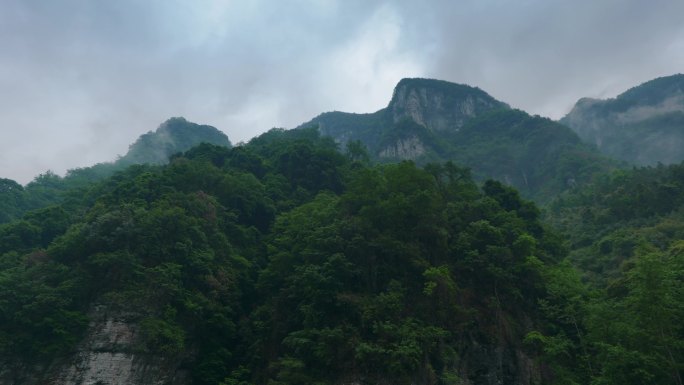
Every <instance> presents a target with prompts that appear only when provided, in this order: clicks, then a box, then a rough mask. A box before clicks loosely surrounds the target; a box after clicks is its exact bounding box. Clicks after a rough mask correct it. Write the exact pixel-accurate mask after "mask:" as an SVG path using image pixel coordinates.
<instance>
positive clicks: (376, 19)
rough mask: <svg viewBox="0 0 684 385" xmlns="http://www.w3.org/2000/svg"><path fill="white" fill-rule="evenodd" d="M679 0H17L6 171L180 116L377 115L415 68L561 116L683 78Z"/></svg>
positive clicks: (10, 28) (1, 83) (0, 23)
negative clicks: (582, 100) (586, 100)
mask: <svg viewBox="0 0 684 385" xmlns="http://www.w3.org/2000/svg"><path fill="white" fill-rule="evenodd" d="M681 15H684V3H683V2H681V1H680V0H654V1H650V2H643V1H638V0H619V1H618V0H602V1H594V0H577V1H573V2H567V1H560V0H559V1H553V0H525V1H515V2H513V1H505V0H477V1H476V0H463V1H448V0H434V1H431V2H415V1H408V0H407V1H398V2H389V1H387V2H383V1H363V0H353V1H349V0H348V1H325V0H310V1H305V0H290V1H277V2H274V1H265V0H255V1H250V2H233V1H224V0H174V1H169V0H166V1H163V0H156V1H144V2H143V1H137V0H117V1H109V2H107V1H91V0H64V1H60V2H54V1H50V0H4V1H3V2H2V3H0V47H2V51H0V146H1V147H0V177H9V178H13V179H16V180H19V181H21V182H27V181H28V180H30V179H31V178H32V177H33V176H35V175H36V174H38V173H40V172H43V171H45V170H47V169H52V170H54V171H56V172H59V173H61V172H64V171H65V170H66V169H68V168H73V167H78V166H87V165H90V164H93V163H95V162H99V161H106V160H112V159H114V158H115V156H116V154H123V153H125V151H126V150H127V145H128V144H130V143H131V142H133V141H134V140H135V138H137V136H138V135H140V134H142V133H144V132H146V131H148V130H152V129H154V128H156V126H157V125H158V124H159V123H161V122H162V121H163V120H165V119H167V118H168V117H171V116H185V117H186V118H187V119H189V120H192V121H196V122H199V123H204V124H212V125H214V126H216V127H218V128H220V129H221V130H223V131H224V132H226V133H227V134H228V136H229V137H230V138H231V140H232V141H233V142H237V141H241V140H248V139H249V138H251V137H252V136H254V135H257V134H258V133H260V132H263V131H265V130H267V129H269V128H271V127H274V126H279V127H293V126H295V125H297V124H299V123H301V122H303V121H305V120H308V119H310V118H311V117H313V116H315V115H317V114H318V113H320V112H324V111H329V110H345V111H352V112H369V111H374V110H377V109H379V108H382V107H384V106H385V105H386V103H387V102H388V101H389V98H390V96H391V93H392V88H393V86H394V84H396V82H397V81H398V80H399V79H401V78H402V77H411V76H425V77H435V78H441V79H445V80H450V81H455V82H460V83H468V84H471V85H477V86H479V87H480V88H482V89H484V90H486V91H488V92H489V93H491V94H492V95H493V96H495V97H497V98H499V99H501V100H503V101H505V102H507V103H509V104H511V105H513V106H515V107H519V108H523V109H525V110H528V111H530V112H532V113H538V114H542V115H547V116H551V117H554V118H558V117H560V116H561V115H562V114H563V113H565V112H566V111H567V110H568V109H569V108H570V107H571V105H572V104H573V103H574V101H575V100H576V99H578V98H579V97H582V96H594V97H603V96H614V95H615V94H616V93H618V92H620V91H622V90H624V89H626V88H628V87H630V86H633V85H636V84H638V83H640V82H642V81H645V80H649V79H650V78H653V77H656V76H661V75H667V74H671V73H675V72H681V68H682V65H683V64H684V24H682V23H681V22H680V19H681Z"/></svg>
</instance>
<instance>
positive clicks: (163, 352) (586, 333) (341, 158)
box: [0, 80, 684, 385]
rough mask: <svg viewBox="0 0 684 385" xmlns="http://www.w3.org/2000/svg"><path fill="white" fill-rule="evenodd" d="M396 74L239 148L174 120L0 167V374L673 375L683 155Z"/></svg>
mask: <svg viewBox="0 0 684 385" xmlns="http://www.w3.org/2000/svg"><path fill="white" fill-rule="evenodd" d="M400 85H402V87H408V88H403V89H402V88H401V87H398V88H397V90H395V96H394V97H393V101H392V102H391V104H390V106H389V107H388V108H387V109H385V110H381V111H378V112H377V113H375V114H365V115H364V114H360V115H351V114H344V113H332V114H331V115H322V116H320V117H319V118H316V119H317V122H318V124H317V125H303V126H302V127H299V128H297V129H293V130H284V129H272V130H270V131H268V132H266V133H264V134H262V135H260V136H258V137H256V138H254V139H252V140H250V141H249V142H248V143H244V144H240V145H238V146H235V147H232V146H231V144H230V141H229V140H228V138H227V137H226V136H225V135H224V134H222V133H220V131H218V130H217V129H215V128H213V127H210V126H200V125H196V124H194V123H190V122H187V121H186V120H185V119H182V118H173V119H170V120H169V121H167V122H165V123H163V124H162V125H161V126H160V127H159V129H157V131H155V132H149V133H147V134H144V135H143V136H141V137H140V139H139V140H138V141H136V142H135V143H134V144H133V145H131V147H130V149H129V152H128V154H126V155H125V156H123V157H120V158H119V159H118V160H117V161H115V162H112V163H102V164H98V165H95V166H92V167H86V168H81V169H75V170H71V171H69V172H68V173H67V174H66V175H65V176H64V177H61V176H58V175H55V174H53V173H51V172H46V173H44V174H42V175H39V176H38V177H36V178H35V179H34V180H33V181H32V182H30V183H28V184H27V185H25V186H22V185H20V184H18V183H16V182H14V181H12V180H9V179H0V384H2V385H5V384H8V385H9V384H12V385H34V384H35V385H37V384H60V385H62V384H64V385H66V384H70V385H71V384H97V385H105V384H107V385H113V384H116V385H118V384H124V383H130V384H140V385H147V384H168V385H187V384H198V385H205V384H206V385H209V384H212V385H289V384H292V385H294V384H320V385H323V384H331V385H333V384H334V385H338V384H339V385H342V384H350V385H351V384H369V385H371V384H374V385H375V384H377V385H385V384H388V385H389V384H419V385H428V384H439V385H456V384H487V385H489V384H521V385H522V384H525V385H530V384H592V385H609V384H621V385H622V384H677V385H682V383H683V382H682V375H683V374H684V326H683V325H682V323H681V321H680V320H682V319H684V285H683V282H684V163H682V164H676V163H675V164H669V165H663V164H657V165H654V166H646V167H636V166H635V167H632V166H626V164H625V163H620V162H618V161H614V160H611V159H609V158H606V157H604V156H603V155H601V154H600V153H599V152H598V151H597V149H596V148H594V147H592V146H591V145H588V144H585V143H583V142H582V141H581V140H580V138H579V137H578V136H577V135H576V134H575V133H574V132H573V131H571V130H570V129H569V128H567V127H565V126H563V125H561V124H559V123H557V122H553V121H551V120H549V119H545V118H541V117H538V116H530V115H528V114H526V113H524V112H522V111H518V110H514V109H510V108H508V106H507V105H505V104H502V103H500V102H497V101H496V100H495V99H493V98H491V97H490V96H489V95H487V94H486V93H484V92H483V91H481V90H479V89H474V88H471V87H466V86H454V85H452V84H450V83H446V82H435V81H432V80H411V81H406V82H403V83H400ZM414 85H417V86H421V87H424V86H426V85H427V86H434V85H437V87H436V88H435V89H434V90H427V91H425V92H423V91H422V89H413V88H411V87H412V86H414ZM637 91H638V90H637ZM637 91H634V90H632V91H630V92H628V93H626V94H625V95H628V96H629V95H640V93H639V92H637ZM444 92H453V93H454V94H453V95H452V96H453V97H452V96H450V97H446V96H444ZM646 94H647V95H651V94H652V93H648V92H647V93H646ZM421 95H423V96H421ZM454 95H456V96H454ZM412 98H413V99H412ZM421 98H422V99H421ZM402 100H403V102H402ZM411 100H413V101H411ZM435 100H438V101H439V103H437V104H436V105H438V106H444V105H449V104H455V105H457V107H458V108H457V113H453V114H452V115H449V116H447V118H445V119H446V120H443V119H441V118H440V116H441V115H439V114H440V113H441V112H440V111H439V108H442V107H439V108H437V107H435V106H434V105H430V103H428V102H430V101H432V102H434V101H435ZM414 102H415V103H414ZM419 102H420V103H423V102H425V103H423V105H421V106H422V107H421V108H420V109H415V108H413V107H412V106H415V105H416V103H419ZM459 103H460V104H459ZM390 113H394V114H398V115H396V116H397V119H396V121H395V120H393V118H392V115H390ZM405 115H408V116H410V119H407V118H406V116H405ZM326 119H327V120H326ZM359 122H361V123H363V124H360V125H357V123H359ZM444 122H451V123H450V124H453V126H450V127H452V129H443V127H442V126H441V125H443V124H446V123H444ZM326 124H327V125H328V126H327V128H326V127H325V125H326ZM336 124H337V125H336ZM378 124H381V125H382V127H384V128H383V130H385V131H381V132H380V133H378V132H376V133H374V134H373V135H375V136H374V137H373V138H374V139H373V140H369V141H364V140H361V139H364V138H363V137H354V136H353V135H361V134H363V133H369V132H371V131H373V130H374V127H376V128H377V127H378V126H377V125H378ZM350 127H356V128H355V129H357V130H358V131H356V132H352V131H348V130H347V129H348V128H350ZM440 127H442V128H440ZM445 127H446V126H445ZM454 127H456V128H454ZM326 130H327V131H326ZM334 130H338V131H335V132H337V134H338V136H337V137H335V135H333V136H332V137H331V136H328V135H326V132H327V133H328V134H330V133H331V132H333V131H334ZM352 134H353V135H352ZM339 135H341V136H343V137H344V138H345V140H340V137H341V136H339ZM345 135H347V136H345ZM349 135H351V136H349ZM411 138H417V139H416V140H415V141H413V142H411V143H414V144H415V145H416V146H417V147H415V148H423V149H425V150H426V151H425V152H423V153H421V154H418V156H417V157H416V159H413V160H411V159H409V160H402V159H400V158H401V157H384V158H383V157H382V156H380V154H381V153H382V152H381V151H380V150H381V149H382V148H387V147H386V146H394V144H392V143H405V142H402V141H406V140H408V139H411ZM411 140H413V139H411ZM369 146H370V148H369ZM373 146H375V147H373ZM383 146H385V147H383ZM402 146H403V144H402ZM420 146H424V147H420ZM399 147H400V146H398V145H397V147H396V148H395V149H399ZM402 148H404V149H406V147H402ZM415 148H414V149H415ZM379 151H380V152H379ZM394 154H395V155H396V154H398V152H396V151H395V152H394ZM414 155H416V154H414ZM471 165H476V167H472V171H471V167H470V166H471ZM516 187H517V189H516ZM528 199H530V200H528ZM107 376H109V377H107Z"/></svg>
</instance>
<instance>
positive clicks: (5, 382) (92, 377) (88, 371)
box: [0, 305, 190, 385]
mask: <svg viewBox="0 0 684 385" xmlns="http://www.w3.org/2000/svg"><path fill="white" fill-rule="evenodd" d="M89 317H90V319H91V321H90V325H89V327H88V331H87V333H86V335H85V337H84V338H83V340H82V341H81V343H80V344H79V345H78V347H77V348H76V351H74V352H73V353H71V354H68V355H66V356H63V357H59V358H57V359H56V360H55V361H54V362H52V363H51V364H50V365H47V366H12V365H10V364H5V365H2V367H3V368H2V370H0V385H95V384H96V385H105V384H106V385H152V384H165V385H185V384H189V383H190V378H189V375H188V373H187V372H185V371H184V370H182V369H180V367H181V362H182V360H183V358H184V357H183V356H182V355H180V356H179V355H158V354H149V353H145V352H144V351H142V349H141V341H140V328H139V326H138V324H137V318H138V317H137V316H136V315H135V314H126V313H122V312H112V311H109V310H108V309H107V307H106V306H103V305H99V306H96V307H95V308H94V309H93V310H92V311H91V312H90V314H89Z"/></svg>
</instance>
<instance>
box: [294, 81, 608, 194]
mask: <svg viewBox="0 0 684 385" xmlns="http://www.w3.org/2000/svg"><path fill="white" fill-rule="evenodd" d="M309 126H316V127H318V128H319V130H320V132H321V133H322V134H324V135H328V136H331V137H333V138H334V139H335V141H337V142H338V143H341V144H345V143H349V142H353V141H360V142H362V143H363V144H364V145H365V146H366V148H367V149H368V151H369V153H370V156H371V157H372V158H373V159H375V160H377V161H380V162H394V161H399V160H404V159H411V160H414V161H416V162H418V163H419V164H425V163H427V162H434V161H445V160H454V161H456V162H457V163H458V164H460V165H464V166H467V167H469V168H471V169H472V170H473V174H474V176H475V177H476V178H478V179H481V180H484V179H486V178H495V179H498V180H501V181H504V182H506V183H508V184H510V185H512V186H515V187H516V188H518V189H519V190H520V191H521V192H522V193H523V195H524V196H526V197H528V198H532V199H535V200H536V201H538V202H544V201H546V200H548V199H550V198H551V197H552V196H553V195H554V194H557V193H559V192H561V191H564V190H566V189H568V188H573V187H575V186H577V185H578V184H581V183H584V182H586V181H588V180H590V179H591V178H592V177H593V176H594V175H595V174H596V173H599V172H602V171H606V170H608V169H610V168H611V167H613V166H614V162H612V161H610V160H608V159H606V158H604V157H602V156H601V155H599V153H598V152H597V151H596V150H595V149H594V148H592V147H590V146H587V145H584V144H583V143H581V141H580V139H579V138H578V137H577V135H576V134H575V133H573V132H572V131H571V130H570V129H569V128H567V127H565V126H563V125H561V124H558V123H554V122H552V121H550V120H548V119H544V118H541V117H538V116H534V117H533V116H530V115H528V114H526V113H524V112H522V111H518V110H512V109H510V108H509V107H508V105H507V104H505V103H503V102H500V101H497V100H496V99H494V98H493V97H491V96H490V95H488V94H487V93H486V92H484V91H482V90H480V89H478V88H474V87H470V86H466V85H460V84H453V83H449V82H445V81H440V80H431V79H404V80H402V81H400V82H399V84H398V85H397V86H396V88H395V90H394V95H393V97H392V100H391V101H390V103H389V105H388V107H387V108H385V109H382V110H380V111H377V112H375V113H372V114H349V113H343V112H330V113H325V114H322V115H320V116H318V117H316V118H314V119H313V120H311V121H310V122H307V123H305V124H303V125H302V126H300V128H301V127H309Z"/></svg>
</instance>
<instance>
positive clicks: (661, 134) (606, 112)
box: [560, 74, 684, 165]
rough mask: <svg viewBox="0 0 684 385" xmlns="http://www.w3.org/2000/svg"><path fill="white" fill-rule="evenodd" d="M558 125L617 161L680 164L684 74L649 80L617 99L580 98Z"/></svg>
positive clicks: (683, 154) (683, 155)
mask: <svg viewBox="0 0 684 385" xmlns="http://www.w3.org/2000/svg"><path fill="white" fill-rule="evenodd" d="M560 122H561V123H562V124H565V125H567V126H568V127H570V128H572V129H573V130H574V131H575V132H576V133H577V134H578V135H579V136H580V137H581V138H582V139H583V140H584V141H586V142H588V143H592V144H594V145H596V147H597V148H598V149H599V150H601V152H603V153H604V154H606V155H608V156H611V157H613V158H616V159H620V160H624V161H627V162H629V163H632V164H635V165H654V164H656V163H658V162H661V163H664V164H670V163H679V162H681V161H682V160H684V151H683V150H684V75H681V74H677V75H672V76H667V77H661V78H658V79H654V80H651V81H649V82H646V83H643V84H641V85H640V86H637V87H634V88H632V89H630V90H628V91H626V92H624V93H622V94H620V95H618V96H617V97H616V98H614V99H607V100H600V99H590V98H583V99H580V100H579V101H578V102H577V104H575V107H574V108H573V109H572V111H570V113H568V114H567V115H566V116H565V117H564V118H563V119H561V121H560Z"/></svg>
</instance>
